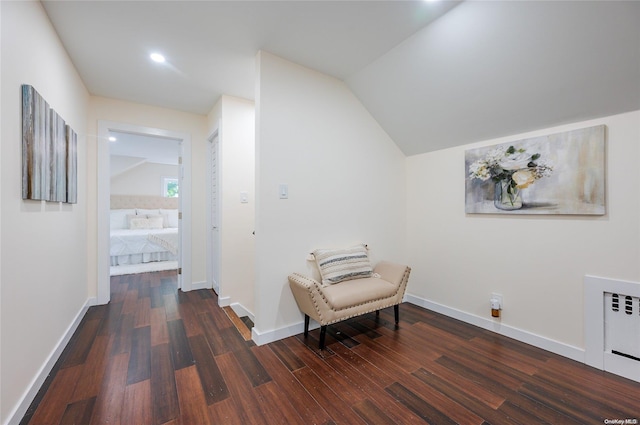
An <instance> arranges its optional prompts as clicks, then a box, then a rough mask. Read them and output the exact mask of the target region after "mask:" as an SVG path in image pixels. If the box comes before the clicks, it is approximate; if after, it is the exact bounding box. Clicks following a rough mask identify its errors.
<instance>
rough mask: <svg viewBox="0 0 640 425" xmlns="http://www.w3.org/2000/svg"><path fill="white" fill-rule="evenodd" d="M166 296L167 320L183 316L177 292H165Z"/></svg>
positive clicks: (164, 296)
mask: <svg viewBox="0 0 640 425" xmlns="http://www.w3.org/2000/svg"><path fill="white" fill-rule="evenodd" d="M163 298H164V309H165V312H166V313H167V321H172V320H178V319H181V318H182V317H181V316H180V311H178V300H177V299H176V294H165V295H163Z"/></svg>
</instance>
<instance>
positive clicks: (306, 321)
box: [304, 314, 309, 336]
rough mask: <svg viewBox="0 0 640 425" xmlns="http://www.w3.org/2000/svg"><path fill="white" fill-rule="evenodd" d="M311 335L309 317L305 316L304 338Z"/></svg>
mask: <svg viewBox="0 0 640 425" xmlns="http://www.w3.org/2000/svg"><path fill="white" fill-rule="evenodd" d="M307 335H309V315H308V314H305V315H304V336H307Z"/></svg>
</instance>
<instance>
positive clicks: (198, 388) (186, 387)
mask: <svg viewBox="0 0 640 425" xmlns="http://www.w3.org/2000/svg"><path fill="white" fill-rule="evenodd" d="M175 375H176V388H177V390H178V402H179V405H180V423H181V424H182V425H203V424H210V423H211V420H210V418H209V409H208V408H207V403H206V401H205V397H204V392H203V391H202V384H201V383H200V377H199V376H198V371H197V370H196V366H189V367H186V368H183V369H180V370H176V373H175Z"/></svg>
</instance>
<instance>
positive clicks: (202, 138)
mask: <svg viewBox="0 0 640 425" xmlns="http://www.w3.org/2000/svg"><path fill="white" fill-rule="evenodd" d="M100 120H104V121H111V122H117V123H125V124H131V125H136V126H142V127H150V128H157V129H163V130H169V131H174V132H180V133H187V134H190V135H191V181H192V193H191V214H192V216H191V218H192V227H191V228H192V232H191V246H192V248H191V257H192V263H191V264H192V275H191V279H192V281H193V282H194V283H197V282H204V281H205V279H206V276H205V274H206V273H205V270H206V268H205V261H206V259H205V254H204V253H205V235H204V232H203V231H202V229H204V228H205V211H206V205H205V204H206V202H205V197H206V193H205V182H206V180H205V178H206V172H205V166H206V154H205V152H206V144H205V143H206V138H207V119H206V117H205V116H204V115H197V114H191V113H187V112H180V111H175V110H171V109H165V108H158V107H154V106H148V105H141V104H136V103H131V102H126V101H120V100H115V99H108V98H104V97H98V96H92V97H91V102H90V108H89V118H88V128H89V134H91V135H96V134H98V121H100ZM96 143H97V141H96V137H95V136H90V137H88V138H87V165H88V170H89V171H88V175H87V183H88V185H89V193H88V216H87V226H88V227H87V237H88V247H87V250H88V268H89V271H90V276H89V293H90V294H93V295H95V294H96V290H97V274H96V273H97V265H96V259H97V248H96V235H97V210H96V208H97V198H96V194H97V193H96V192H97V184H98V183H97V174H96V170H97V163H96V161H97V144H96Z"/></svg>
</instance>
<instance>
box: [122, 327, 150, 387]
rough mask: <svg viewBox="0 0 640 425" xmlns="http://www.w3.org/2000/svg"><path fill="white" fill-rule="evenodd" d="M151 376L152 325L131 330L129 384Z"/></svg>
mask: <svg viewBox="0 0 640 425" xmlns="http://www.w3.org/2000/svg"><path fill="white" fill-rule="evenodd" d="M150 376H151V327H150V326H147V327H144V328H134V329H133V330H132V331H131V355H130V356H129V369H128V371H127V385H131V384H135V383H136V382H140V381H145V380H148V379H149V377H150Z"/></svg>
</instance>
